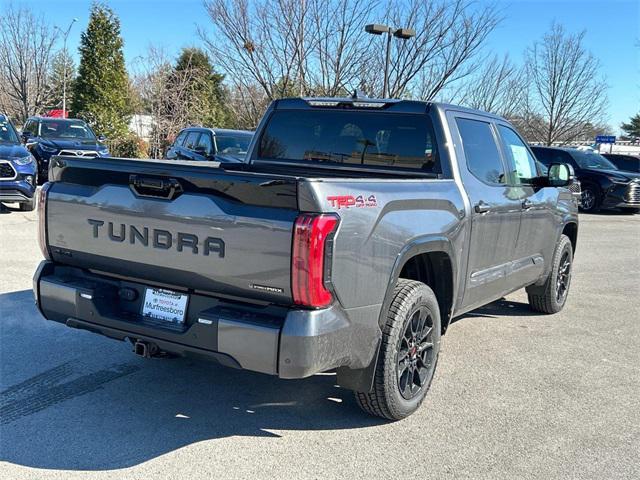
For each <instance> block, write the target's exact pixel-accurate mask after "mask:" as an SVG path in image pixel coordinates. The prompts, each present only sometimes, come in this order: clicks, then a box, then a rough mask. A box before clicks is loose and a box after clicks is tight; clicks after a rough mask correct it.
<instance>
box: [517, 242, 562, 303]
mask: <svg viewBox="0 0 640 480" xmlns="http://www.w3.org/2000/svg"><path fill="white" fill-rule="evenodd" d="M551 265H552V268H551V273H550V274H549V277H548V278H547V280H546V281H545V282H544V284H543V285H541V286H535V285H533V286H530V287H527V295H528V297H529V306H530V307H531V309H532V310H534V311H536V312H542V313H558V312H559V311H560V310H562V308H563V307H564V304H565V303H566V302H567V297H568V296H569V286H570V285H571V268H572V266H573V247H572V246H571V240H569V237H567V236H566V235H560V241H559V242H558V245H556V250H555V252H554V254H553V261H552V264H551Z"/></svg>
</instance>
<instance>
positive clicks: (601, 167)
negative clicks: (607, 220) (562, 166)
mask: <svg viewBox="0 0 640 480" xmlns="http://www.w3.org/2000/svg"><path fill="white" fill-rule="evenodd" d="M531 150H532V151H533V153H534V154H535V156H536V157H537V158H538V160H539V161H540V162H541V163H543V164H545V165H551V164H552V163H567V164H569V165H571V166H572V167H573V168H574V170H575V174H576V177H577V178H578V180H580V184H581V186H582V205H581V208H582V210H583V211H585V212H597V211H598V210H600V209H601V208H616V209H622V210H625V211H640V174H638V173H636V172H628V171H625V170H620V169H618V167H616V166H615V165H614V164H613V163H611V162H610V161H609V160H607V159H606V158H604V157H603V156H602V155H600V154H599V153H594V152H586V151H583V150H576V149H575V148H557V147H532V148H531Z"/></svg>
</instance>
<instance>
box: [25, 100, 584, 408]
mask: <svg viewBox="0 0 640 480" xmlns="http://www.w3.org/2000/svg"><path fill="white" fill-rule="evenodd" d="M362 100H363V99H362V98H360V99H359V98H357V95H356V94H354V98H335V99H319V100H318V99H316V100H313V99H304V98H288V99H279V100H275V101H274V102H273V103H272V104H271V106H270V107H269V108H268V109H267V112H266V113H265V116H264V118H263V120H262V122H261V123H260V124H259V127H258V130H257V131H256V132H255V136H254V139H253V140H252V141H251V144H250V145H249V147H248V151H247V152H246V156H244V155H243V156H242V158H241V159H239V160H238V161H237V162H220V163H219V164H216V165H215V167H212V165H211V164H212V163H214V162H209V161H202V162H196V161H191V162H181V161H179V160H162V161H154V160H144V161H141V160H135V159H124V158H118V159H113V160H107V159H103V158H101V157H98V158H93V159H87V158H80V157H77V158H72V157H65V158H64V161H54V162H53V163H52V166H51V168H50V180H51V182H50V183H49V184H48V186H47V188H45V189H43V191H42V193H41V195H40V197H39V198H40V199H39V202H41V205H40V207H42V208H39V210H40V212H44V216H43V217H42V218H41V221H40V222H39V226H40V229H41V230H40V235H39V238H40V241H41V244H42V246H43V248H42V251H43V255H45V258H46V260H44V261H43V262H42V263H41V264H40V267H39V268H38V271H37V272H36V274H35V277H34V292H35V294H36V298H37V304H38V307H39V309H40V311H41V312H43V315H45V316H46V318H48V319H50V320H53V321H57V322H60V323H63V324H65V325H67V326H70V327H74V328H82V329H85V330H88V331H91V332H97V333H100V334H103V335H105V336H107V337H110V338H114V339H118V340H123V341H129V342H131V343H132V344H133V345H134V348H133V351H134V353H136V354H137V355H141V356H163V355H164V354H166V353H171V354H175V355H181V356H191V357H197V358H203V359H209V360H213V361H217V362H220V363H223V364H224V365H228V366H233V367H236V368H242V369H247V370H252V371H256V372H261V373H266V374H269V375H274V376H278V377H279V378H287V379H299V378H305V377H310V376H312V375H315V374H318V373H322V372H328V371H335V372H336V382H337V383H338V385H340V386H341V387H344V388H347V389H350V390H353V391H354V392H355V398H356V401H357V403H358V404H359V405H360V407H361V408H362V409H363V410H364V411H365V412H367V413H370V414H372V415H377V416H380V417H384V418H387V419H391V420H398V419H401V418H404V417H406V416H408V415H410V414H411V413H413V412H414V411H415V410H416V409H417V408H418V407H419V406H420V404H421V403H422V401H423V400H424V398H425V395H426V394H427V391H428V390H429V386H430V385H431V381H432V379H433V378H434V372H435V369H436V365H437V362H438V355H439V352H440V348H441V337H442V335H443V334H444V333H445V332H446V331H447V328H448V326H449V324H450V322H451V320H452V319H453V318H456V317H459V316H461V315H463V314H465V313H466V312H469V311H471V310H473V309H476V308H478V307H481V306H483V305H486V304H487V303H489V302H492V301H495V300H497V299H499V298H502V297H503V296H505V295H507V294H509V293H511V292H513V291H515V290H518V289H526V293H527V297H528V301H529V306H530V308H531V309H532V310H534V311H536V312H540V313H556V312H559V311H560V310H561V309H562V308H563V307H564V305H565V303H566V301H567V298H568V292H569V286H570V284H571V271H572V265H573V254H574V251H575V248H576V245H577V238H578V215H577V201H576V197H575V196H574V195H572V192H571V189H570V188H568V187H571V188H575V187H576V184H574V183H573V182H574V178H573V171H572V169H571V168H570V166H569V165H566V164H560V163H556V164H553V165H552V166H550V168H548V171H546V172H543V171H542V170H541V169H540V168H539V166H538V163H537V162H536V159H535V157H533V155H532V153H531V150H530V148H529V146H528V145H527V144H526V143H525V142H524V141H523V140H522V138H521V137H520V135H519V134H518V133H517V132H516V130H515V128H514V127H513V126H512V125H511V124H510V123H509V122H508V121H507V120H505V119H503V118H500V117H498V116H496V115H493V114H489V113H485V112H480V111H477V110H471V109H468V108H463V107H458V106H455V105H447V104H440V103H433V102H420V101H412V100H389V99H385V100H377V99H366V101H362ZM198 135H200V133H198ZM220 138H221V137H220ZM216 163H217V162H216ZM147 178H148V179H152V180H150V182H151V181H153V182H155V183H153V185H154V186H163V185H170V186H171V188H170V190H169V191H165V190H161V189H159V188H148V191H145V192H142V193H145V194H144V195H140V194H137V193H140V192H137V193H136V192H135V191H134V190H132V188H131V183H132V179H147ZM134 183H135V182H134ZM106 185H108V188H102V187H103V186H106ZM150 185H151V183H150ZM154 197H155V198H154ZM87 219H88V220H87ZM87 222H88V225H89V226H87ZM142 222H144V224H142ZM91 236H93V237H91ZM221 236H224V240H222V238H220V237H221ZM87 240H94V241H87ZM225 241H226V242H229V243H230V244H231V245H233V249H232V251H230V252H226V249H225ZM227 253H228V255H227ZM202 257H215V258H224V261H220V262H213V261H207V260H204V261H203V259H202ZM159 291H162V292H164V293H163V294H162V295H167V296H168V297H171V298H173V297H175V298H176V299H179V302H178V301H177V300H176V302H175V304H173V303H172V304H164V303H161V302H159V301H157V299H158V298H159V297H161V296H162V295H160V294H158V292H159ZM154 302H156V303H154ZM178 303H179V304H180V305H182V306H184V307H180V308H178V307H177V306H176V305H177V304H178ZM154 305H158V306H159V307H155V306H154ZM152 307H153V308H152ZM148 317H152V318H153V319H150V318H148ZM463 331H464V329H457V331H456V332H455V333H454V334H456V335H460V334H461V332H463ZM80 345H82V343H80ZM437 381H444V380H443V379H442V378H438V379H437Z"/></svg>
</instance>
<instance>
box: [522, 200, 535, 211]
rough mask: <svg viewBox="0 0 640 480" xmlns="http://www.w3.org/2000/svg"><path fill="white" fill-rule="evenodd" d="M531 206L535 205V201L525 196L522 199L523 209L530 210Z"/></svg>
mask: <svg viewBox="0 0 640 480" xmlns="http://www.w3.org/2000/svg"><path fill="white" fill-rule="evenodd" d="M531 207H533V202H532V201H531V200H529V199H528V198H525V199H524V200H523V201H522V209H523V210H529V209H530V208H531Z"/></svg>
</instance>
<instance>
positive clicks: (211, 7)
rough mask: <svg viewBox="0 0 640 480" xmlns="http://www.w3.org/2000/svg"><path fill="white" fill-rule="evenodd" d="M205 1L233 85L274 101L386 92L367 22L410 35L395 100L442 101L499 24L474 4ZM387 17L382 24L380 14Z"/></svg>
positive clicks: (398, 51)
mask: <svg viewBox="0 0 640 480" xmlns="http://www.w3.org/2000/svg"><path fill="white" fill-rule="evenodd" d="M381 5H382V3H381V2H379V1H378V0H279V1H275V2H274V1H268V0H254V1H253V2H249V1H248V0H205V8H206V10H207V13H208V16H209V20H210V24H211V27H212V29H210V30H206V29H203V28H201V29H200V36H201V37H202V39H203V40H204V42H205V44H206V45H207V47H208V49H209V50H210V52H211V56H212V57H213V58H216V59H218V60H219V61H220V65H221V66H222V68H224V69H225V70H226V72H225V73H226V74H227V79H228V80H230V81H231V82H232V83H233V84H234V87H235V88H237V89H239V90H242V89H244V90H245V91H246V90H247V88H248V86H249V85H259V86H260V87H261V88H262V90H263V91H264V94H265V95H266V97H267V98H268V99H274V98H279V97H282V96H290V95H299V94H302V95H305V94H307V95H328V96H335V95H340V94H345V93H347V92H349V91H351V90H353V89H354V88H361V89H364V90H367V91H368V92H369V93H371V94H377V93H379V92H380V91H381V86H382V76H381V74H380V72H381V71H382V69H383V67H384V61H385V59H384V51H385V49H384V44H383V42H382V41H381V39H379V38H374V37H372V36H371V35H368V34H366V33H365V32H364V26H365V24H366V23H371V22H380V21H386V22H387V23H388V24H389V25H392V26H397V27H411V28H414V29H415V30H416V32H417V35H416V37H415V38H413V39H410V40H408V41H406V42H402V41H398V42H394V46H393V50H394V52H393V55H392V63H391V68H390V94H391V96H394V97H400V96H403V95H410V96H413V97H420V98H424V99H432V98H434V97H435V96H436V95H437V94H438V92H440V91H441V90H442V89H444V88H445V87H447V86H448V85H449V84H451V83H452V82H455V81H457V80H460V79H461V78H464V77H465V76H467V75H469V74H470V73H471V72H473V71H474V69H475V68H476V64H475V63H474V62H473V60H474V58H475V57H476V55H477V54H478V52H479V49H480V47H481V45H482V44H483V42H484V40H485V39H486V37H487V36H488V34H489V33H490V32H491V31H492V30H493V29H494V27H495V26H496V24H497V23H498V21H499V19H498V16H497V14H496V11H495V9H494V8H493V6H486V7H479V6H478V5H475V2H474V1H473V0H433V1H429V2H426V1H424V0H393V1H392V2H391V3H389V4H387V5H386V6H384V8H382V9H381ZM376 12H378V13H379V16H377V15H376Z"/></svg>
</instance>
